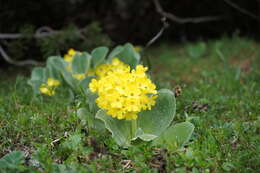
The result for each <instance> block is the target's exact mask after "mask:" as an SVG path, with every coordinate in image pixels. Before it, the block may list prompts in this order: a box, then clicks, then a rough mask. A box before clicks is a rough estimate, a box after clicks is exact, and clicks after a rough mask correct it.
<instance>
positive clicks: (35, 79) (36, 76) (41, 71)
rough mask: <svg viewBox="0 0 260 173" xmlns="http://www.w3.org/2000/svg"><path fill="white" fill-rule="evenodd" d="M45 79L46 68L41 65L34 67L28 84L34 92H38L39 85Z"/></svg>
mask: <svg viewBox="0 0 260 173" xmlns="http://www.w3.org/2000/svg"><path fill="white" fill-rule="evenodd" d="M46 80H47V77H46V69H45V68H42V67H36V68H34V69H33V71H32V74H31V79H30V80H28V82H27V83H28V84H29V85H30V86H31V87H32V89H33V92H34V94H38V93H40V92H39V88H40V85H41V84H42V83H44V82H45V81H46Z"/></svg>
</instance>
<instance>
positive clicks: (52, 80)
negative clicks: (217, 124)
mask: <svg viewBox="0 0 260 173" xmlns="http://www.w3.org/2000/svg"><path fill="white" fill-rule="evenodd" d="M147 70H148V68H147V67H145V66H143V65H142V64H141V63H140V55H139V53H138V51H137V50H136V49H135V48H134V47H133V46H132V45H131V44H125V45H123V46H117V47H116V48H114V49H113V50H112V51H111V52H110V53H109V50H108V48H106V47H98V48H96V49H94V50H93V51H92V52H91V53H87V52H78V51H75V50H73V49H70V50H69V51H68V54H66V55H65V56H64V57H59V56H55V57H50V58H48V60H47V64H46V67H36V68H35V69H33V71H32V75H31V79H30V80H29V81H28V83H29V85H31V86H32V88H33V91H34V93H35V95H37V94H45V95H48V96H52V95H54V94H55V90H58V88H59V86H60V85H63V86H68V88H69V89H70V90H71V91H73V93H74V94H75V95H78V96H79V97H84V98H85V99H86V100H87V106H85V107H82V108H79V109H78V116H79V118H80V119H84V120H86V121H87V124H86V125H87V126H88V128H97V127H98V126H97V124H99V127H100V124H101V126H103V127H105V128H106V129H108V130H109V131H110V132H111V133H112V137H113V138H114V139H115V141H116V142H117V144H119V145H121V146H123V147H129V146H131V145H133V141H135V140H137V139H141V140H143V141H152V143H151V144H152V145H159V146H164V147H167V148H168V149H177V148H178V147H181V146H183V145H184V144H185V143H186V142H187V141H188V140H189V138H190V136H191V134H192V132H193V129H194V126H193V125H192V124H191V123H189V122H182V123H174V122H173V119H174V116H175V111H176V110H175V109H176V103H175V96H174V94H173V92H172V91H170V90H168V89H160V90H158V89H157V88H156V86H155V84H154V83H153V82H152V80H151V79H150V78H149V76H148V75H147V74H146V72H147ZM85 105H86V104H85ZM100 120H101V121H100Z"/></svg>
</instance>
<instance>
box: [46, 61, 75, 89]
mask: <svg viewBox="0 0 260 173" xmlns="http://www.w3.org/2000/svg"><path fill="white" fill-rule="evenodd" d="M48 64H49V65H50V66H51V67H53V68H55V69H56V70H57V71H59V73H61V75H62V77H63V79H64V80H65V82H66V83H67V84H68V85H69V86H70V87H71V88H72V89H73V90H74V91H77V89H78V88H77V86H78V81H77V80H76V79H75V78H73V77H72V74H71V73H70V72H69V71H68V70H67V69H66V66H67V62H65V61H64V60H63V58H61V57H50V58H48Z"/></svg>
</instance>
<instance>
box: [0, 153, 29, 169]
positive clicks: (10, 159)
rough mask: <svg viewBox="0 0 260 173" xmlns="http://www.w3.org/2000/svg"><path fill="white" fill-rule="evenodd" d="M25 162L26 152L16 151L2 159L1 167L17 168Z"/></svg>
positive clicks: (0, 161) (0, 160)
mask: <svg viewBox="0 0 260 173" xmlns="http://www.w3.org/2000/svg"><path fill="white" fill-rule="evenodd" d="M23 162H24V153H23V152H20V151H14V152H11V153H9V154H7V155H5V156H4V157H2V158H1V159H0V169H6V168H9V169H16V168H17V167H18V166H19V165H21V164H22V163H23Z"/></svg>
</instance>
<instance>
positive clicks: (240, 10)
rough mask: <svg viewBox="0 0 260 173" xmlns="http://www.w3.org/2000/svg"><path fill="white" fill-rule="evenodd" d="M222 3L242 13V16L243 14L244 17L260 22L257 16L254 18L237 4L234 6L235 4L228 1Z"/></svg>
mask: <svg viewBox="0 0 260 173" xmlns="http://www.w3.org/2000/svg"><path fill="white" fill-rule="evenodd" d="M224 2H225V3H226V4H228V5H229V6H231V7H232V8H234V9H236V10H237V11H239V12H240V13H243V14H245V15H247V16H249V17H251V18H253V19H255V20H257V21H260V20H259V17H258V16H256V15H254V14H253V13H251V12H249V11H247V10H245V9H243V8H241V7H240V6H238V5H237V4H235V3H233V2H231V1H229V0H224Z"/></svg>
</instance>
